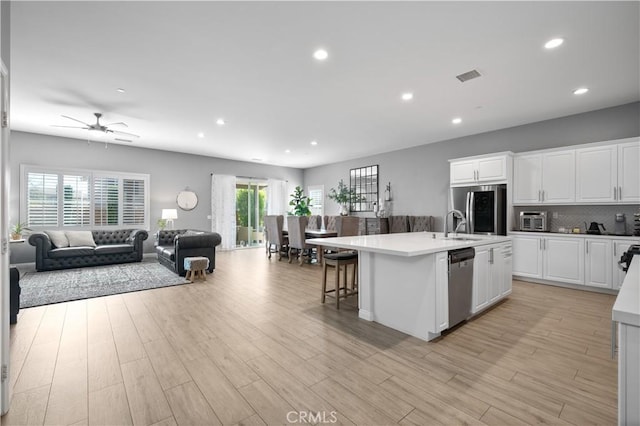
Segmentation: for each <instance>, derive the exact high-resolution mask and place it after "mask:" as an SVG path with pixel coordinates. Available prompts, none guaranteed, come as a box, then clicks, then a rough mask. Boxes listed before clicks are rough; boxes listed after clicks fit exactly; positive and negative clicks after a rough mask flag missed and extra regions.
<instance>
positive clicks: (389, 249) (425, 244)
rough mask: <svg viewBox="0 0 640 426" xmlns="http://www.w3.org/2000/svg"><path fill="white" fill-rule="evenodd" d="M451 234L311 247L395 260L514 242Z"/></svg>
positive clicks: (336, 240) (337, 240) (331, 241)
mask: <svg viewBox="0 0 640 426" xmlns="http://www.w3.org/2000/svg"><path fill="white" fill-rule="evenodd" d="M457 237H458V238H460V237H462V238H468V239H465V240H460V239H455V238H456V235H455V234H453V233H450V234H449V238H446V239H445V238H444V234H443V233H442V232H406V233H399V234H378V235H360V236H354V237H333V238H310V239H308V240H306V242H307V243H308V244H315V245H320V246H329V247H337V248H344V249H352V250H360V251H367V252H373V253H383V254H389V255H395V256H407V257H411V256H422V255H425V254H432V253H438V252H443V251H449V250H456V249H461V248H466V247H476V246H481V245H486V244H493V243H501V242H504V241H510V240H511V237H508V236H503V235H477V234H473V235H469V234H457Z"/></svg>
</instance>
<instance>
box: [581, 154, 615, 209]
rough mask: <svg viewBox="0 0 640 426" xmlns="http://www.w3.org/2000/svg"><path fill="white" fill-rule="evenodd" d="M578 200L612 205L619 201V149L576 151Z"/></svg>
mask: <svg viewBox="0 0 640 426" xmlns="http://www.w3.org/2000/svg"><path fill="white" fill-rule="evenodd" d="M576 163H577V185H576V186H577V188H576V189H577V200H576V201H578V202H579V203H612V202H616V201H617V199H618V176H617V169H618V167H617V163H618V147H617V145H608V146H599V147H594V148H583V149H578V150H576Z"/></svg>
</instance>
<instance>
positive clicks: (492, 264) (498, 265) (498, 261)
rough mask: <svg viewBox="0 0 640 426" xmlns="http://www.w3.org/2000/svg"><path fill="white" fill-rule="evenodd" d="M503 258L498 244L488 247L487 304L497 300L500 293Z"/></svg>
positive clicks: (502, 276)
mask: <svg viewBox="0 0 640 426" xmlns="http://www.w3.org/2000/svg"><path fill="white" fill-rule="evenodd" d="M503 259H504V258H503V255H502V249H501V247H500V246H499V245H497V246H493V247H490V248H489V285H488V290H489V296H488V297H489V304H492V303H494V302H495V301H497V300H498V299H499V298H500V296H501V295H502V280H503V279H504V274H503V273H502V267H503V263H504V262H503Z"/></svg>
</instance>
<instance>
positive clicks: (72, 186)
mask: <svg viewBox="0 0 640 426" xmlns="http://www.w3.org/2000/svg"><path fill="white" fill-rule="evenodd" d="M90 223H91V196H90V193H89V176H86V175H85V176H82V175H64V176H63V177H62V224H63V225H64V226H85V225H89V224H90Z"/></svg>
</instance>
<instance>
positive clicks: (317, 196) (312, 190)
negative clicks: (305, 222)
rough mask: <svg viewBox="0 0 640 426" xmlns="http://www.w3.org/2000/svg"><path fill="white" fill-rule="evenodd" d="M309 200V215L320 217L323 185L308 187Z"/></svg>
mask: <svg viewBox="0 0 640 426" xmlns="http://www.w3.org/2000/svg"><path fill="white" fill-rule="evenodd" d="M308 191H309V198H310V199H311V207H310V208H309V210H311V214H314V215H315V214H317V215H320V216H322V215H323V214H324V207H323V206H324V203H323V202H322V200H323V199H324V186H323V185H314V186H309V188H308Z"/></svg>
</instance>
